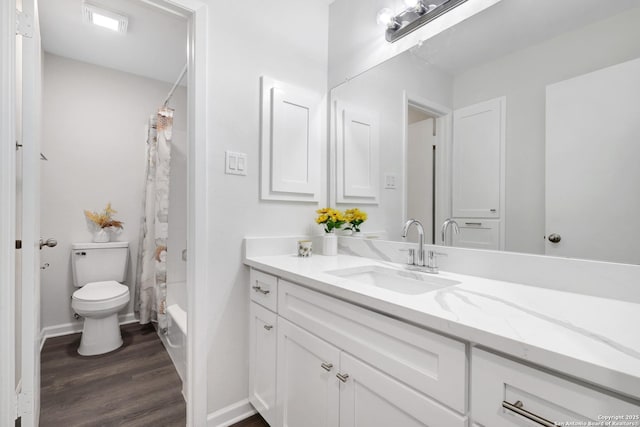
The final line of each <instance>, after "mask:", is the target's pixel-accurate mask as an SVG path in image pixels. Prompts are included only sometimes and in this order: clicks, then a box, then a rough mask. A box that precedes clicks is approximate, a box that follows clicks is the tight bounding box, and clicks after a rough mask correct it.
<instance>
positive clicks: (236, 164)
mask: <svg viewBox="0 0 640 427" xmlns="http://www.w3.org/2000/svg"><path fill="white" fill-rule="evenodd" d="M224 162H225V168H224V172H225V173H226V174H227V175H246V174H247V154H246V153H237V152H235V151H225V152H224Z"/></svg>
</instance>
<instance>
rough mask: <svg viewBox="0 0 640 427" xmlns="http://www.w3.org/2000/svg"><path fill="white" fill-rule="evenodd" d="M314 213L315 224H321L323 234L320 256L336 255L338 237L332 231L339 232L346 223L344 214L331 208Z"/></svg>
mask: <svg viewBox="0 0 640 427" xmlns="http://www.w3.org/2000/svg"><path fill="white" fill-rule="evenodd" d="M316 213H317V214H318V216H317V218H316V224H321V225H322V226H323V228H324V232H325V234H324V238H323V239H322V254H323V255H330V256H333V255H337V254H338V237H337V236H336V235H335V233H334V231H335V230H340V228H341V227H342V226H343V225H344V224H345V223H346V219H345V217H344V214H343V213H342V212H340V211H339V210H337V209H333V208H322V209H318V210H317V211H316Z"/></svg>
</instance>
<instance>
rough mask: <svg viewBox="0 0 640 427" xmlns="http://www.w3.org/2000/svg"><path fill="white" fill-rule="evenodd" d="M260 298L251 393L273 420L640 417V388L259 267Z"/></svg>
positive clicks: (439, 423)
mask: <svg viewBox="0 0 640 427" xmlns="http://www.w3.org/2000/svg"><path fill="white" fill-rule="evenodd" d="M256 286H259V287H260V290H269V292H268V293H263V292H256V291H255V289H254V288H255V287H256ZM273 297H275V298H276V299H275V300H274V299H273ZM251 298H252V301H251V303H250V305H251V309H250V312H251V321H250V325H251V335H250V337H251V342H250V364H251V369H250V401H251V403H252V404H253V405H254V406H255V408H256V409H257V410H258V411H259V412H260V413H261V414H262V416H263V417H264V418H265V419H266V420H267V422H268V423H269V425H270V426H271V427H307V426H309V427H316V426H317V427H388V426H402V427H414V426H415V427H419V426H429V427H467V426H473V427H527V426H536V425H542V426H553V425H554V424H553V423H554V422H567V421H582V422H586V421H603V420H604V421H606V418H603V417H607V416H623V417H629V418H625V419H623V420H622V421H630V422H632V423H633V422H640V419H638V417H640V405H638V403H637V402H635V401H633V400H632V399H624V398H621V397H617V396H616V395H615V393H612V392H608V391H605V390H600V389H598V388H597V387H595V386H591V385H586V384H581V383H580V382H578V381H575V380H570V379H566V378H564V377H562V376H561V375H560V374H557V375H556V374H553V373H551V372H549V371H547V370H545V369H544V368H535V367H531V366H529V365H526V364H523V363H520V362H517V361H514V360H512V359H510V358H508V357H503V356H499V355H497V354H495V353H493V352H491V351H487V350H483V349H480V348H477V347H474V346H473V345H472V344H467V343H465V342H462V341H459V340H457V339H453V338H449V337H446V336H444V335H441V334H439V333H436V332H431V331H429V330H426V329H424V328H420V327H417V326H414V325H412V324H409V323H406V322H402V321H399V320H396V319H393V318H391V317H389V316H386V315H383V314H380V313H377V312H374V311H372V310H368V309H366V308H363V307H361V306H358V305H355V304H351V303H348V302H346V301H343V300H340V299H338V298H335V297H332V296H329V295H326V294H323V293H320V292H316V291H314V290H311V289H308V288H306V287H304V286H300V285H297V284H295V283H291V282H288V281H287V280H283V279H281V278H277V277H275V276H272V275H269V274H266V273H262V272H259V271H256V270H253V269H252V271H251ZM270 307H273V310H271V309H269V308H270ZM389 308H390V310H389V312H393V306H392V305H390V307H389ZM442 327H443V328H446V327H447V325H446V324H443V326H442ZM468 391H469V392H468ZM633 417H636V418H633ZM605 425H606V424H605ZM612 425H613V424H612ZM629 425H633V424H629Z"/></svg>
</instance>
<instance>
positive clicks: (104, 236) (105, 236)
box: [93, 228, 111, 243]
mask: <svg viewBox="0 0 640 427" xmlns="http://www.w3.org/2000/svg"><path fill="white" fill-rule="evenodd" d="M109 240H111V236H110V235H109V232H108V231H107V230H106V229H104V228H101V229H100V230H98V231H96V232H95V233H93V241H94V242H95V243H107V242H108V241H109Z"/></svg>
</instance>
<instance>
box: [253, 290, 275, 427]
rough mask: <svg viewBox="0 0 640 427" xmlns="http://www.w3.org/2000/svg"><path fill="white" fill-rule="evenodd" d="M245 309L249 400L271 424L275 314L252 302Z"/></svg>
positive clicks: (273, 409)
mask: <svg viewBox="0 0 640 427" xmlns="http://www.w3.org/2000/svg"><path fill="white" fill-rule="evenodd" d="M249 312H250V316H251V317H250V320H249V325H250V326H249V328H250V329H249V337H250V338H249V401H250V402H251V404H252V405H253V406H254V407H255V408H256V409H257V410H258V412H260V415H262V417H263V418H264V419H265V420H266V421H267V422H268V423H269V425H271V426H275V425H276V423H275V421H276V412H275V410H276V409H275V408H276V345H277V343H278V336H277V316H276V314H275V313H273V312H271V311H269V310H267V309H265V308H264V307H261V306H260V305H258V304H256V303H255V302H252V303H251V307H250V309H249Z"/></svg>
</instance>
